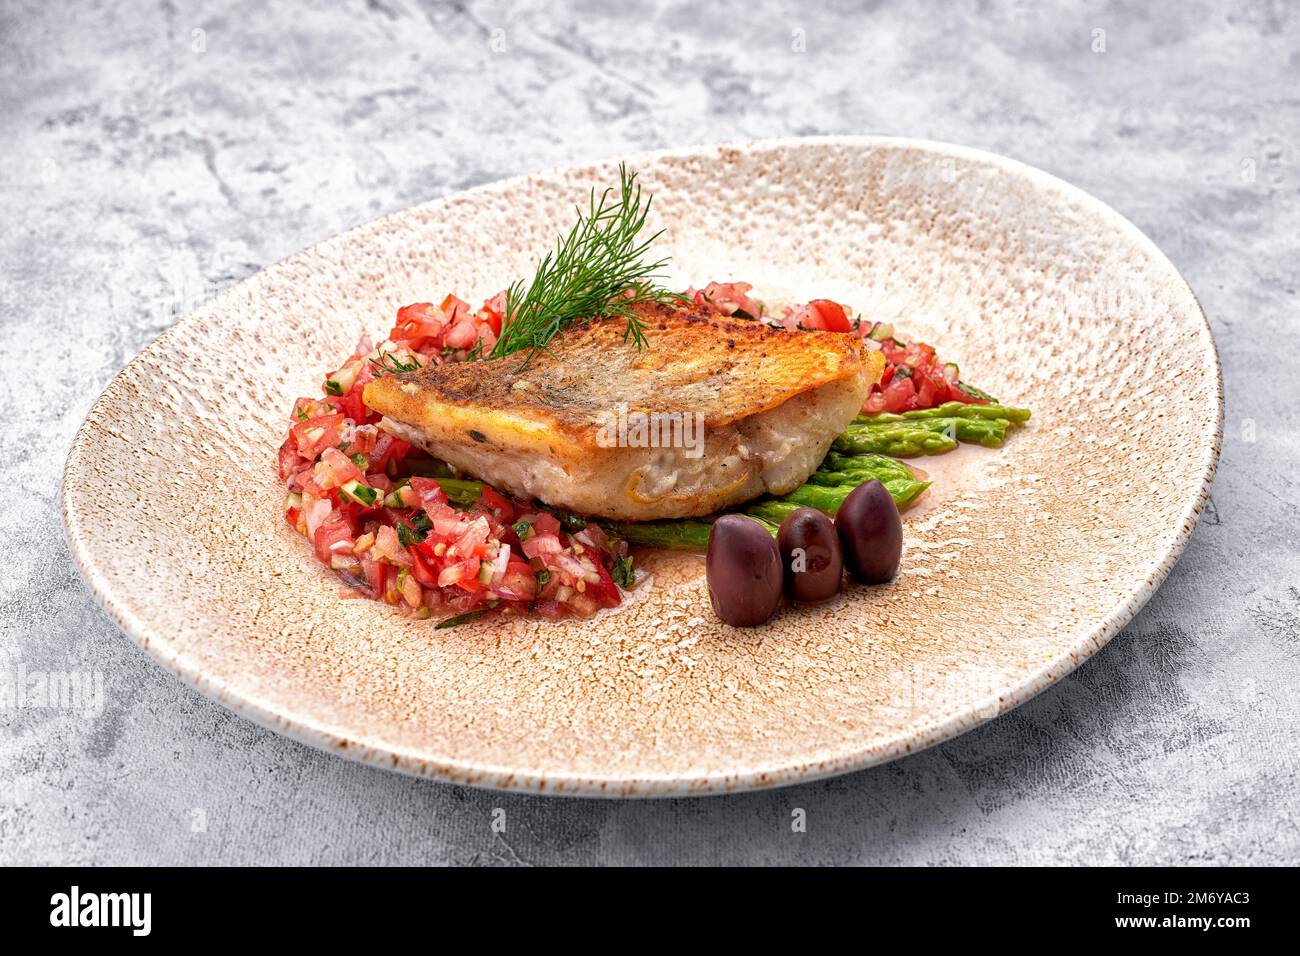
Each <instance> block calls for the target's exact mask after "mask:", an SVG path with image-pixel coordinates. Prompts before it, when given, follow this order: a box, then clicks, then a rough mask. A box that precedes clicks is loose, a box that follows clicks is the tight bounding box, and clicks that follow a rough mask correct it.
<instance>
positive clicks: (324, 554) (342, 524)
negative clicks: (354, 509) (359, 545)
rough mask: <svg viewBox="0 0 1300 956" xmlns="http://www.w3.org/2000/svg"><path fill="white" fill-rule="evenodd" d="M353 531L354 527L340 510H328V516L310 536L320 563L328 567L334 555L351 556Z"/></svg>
mask: <svg viewBox="0 0 1300 956" xmlns="http://www.w3.org/2000/svg"><path fill="white" fill-rule="evenodd" d="M353 531H354V527H353V526H352V525H351V523H350V522H349V521H348V519H347V516H346V515H345V514H344V513H343V512H342V511H332V512H330V516H329V517H328V518H326V519H325V521H324V522H323V523H322V524H321V526H320V527H319V528H317V529H316V534H315V535H314V536H313V537H312V544H313V545H314V546H315V548H316V557H317V558H319V559H320V561H321V563H322V564H324V565H325V566H326V567H330V566H331V565H332V561H333V559H334V557H335V556H336V555H348V556H351V554H352V534H353Z"/></svg>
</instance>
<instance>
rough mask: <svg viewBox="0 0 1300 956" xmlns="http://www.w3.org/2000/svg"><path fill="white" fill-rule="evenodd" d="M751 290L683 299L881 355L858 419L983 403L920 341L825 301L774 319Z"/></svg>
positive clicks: (721, 286)
mask: <svg viewBox="0 0 1300 956" xmlns="http://www.w3.org/2000/svg"><path fill="white" fill-rule="evenodd" d="M752 289H753V286H751V285H750V284H749V283H748V282H710V283H709V284H708V285H707V286H705V287H704V288H703V289H693V288H692V289H687V290H686V293H685V294H686V296H687V297H688V298H689V299H690V300H691V301H692V302H693V303H694V304H695V305H697V306H699V307H701V308H704V309H708V310H710V311H712V312H716V313H717V314H719V315H725V316H729V317H734V318H739V319H759V320H762V321H764V322H767V323H768V324H770V325H777V326H781V327H783V328H787V329H790V330H792V331H794V330H820V331H824V332H846V333H852V334H857V335H860V336H861V337H862V341H863V343H864V344H865V345H866V346H867V348H870V349H875V350H877V351H880V352H883V353H884V355H885V371H884V374H883V375H882V376H881V378H880V382H879V383H878V384H876V385H873V386H871V394H869V395H868V396H867V399H866V401H865V402H863V404H862V414H864V415H877V414H879V413H881V412H892V413H895V414H897V413H899V412H906V411H911V410H912V409H917V408H935V407H937V406H939V405H942V404H944V403H945V402H966V403H967V404H975V405H985V404H988V399H987V398H986V397H984V396H983V395H982V394H977V393H975V392H974V390H968V386H964V385H962V383H961V380H960V378H959V376H958V370H957V366H956V365H953V364H951V363H943V362H940V361H939V357H938V356H937V355H936V354H935V351H934V349H933V348H931V347H930V346H928V345H926V344H925V343H924V342H911V343H908V342H901V341H899V340H898V339H896V338H894V330H893V327H892V326H888V325H884V324H882V323H880V322H876V323H874V324H869V323H866V322H861V321H859V320H857V319H854V318H853V313H852V312H851V311H850V310H849V308H848V307H846V306H843V305H841V304H840V303H838V302H833V301H831V300H830V299H813V300H812V301H811V302H807V303H805V304H803V305H797V306H794V307H793V308H788V309H786V310H785V311H784V312H783V313H782V314H781V315H780V316H779V317H776V316H773V315H772V314H771V313H769V311H768V309H767V306H766V305H764V304H763V303H762V302H759V301H758V300H757V299H754V298H751V297H750V295H749V293H750V292H751V291H752Z"/></svg>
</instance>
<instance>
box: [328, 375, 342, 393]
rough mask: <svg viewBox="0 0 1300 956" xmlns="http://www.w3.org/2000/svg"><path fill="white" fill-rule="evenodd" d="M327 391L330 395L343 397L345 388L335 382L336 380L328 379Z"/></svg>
mask: <svg viewBox="0 0 1300 956" xmlns="http://www.w3.org/2000/svg"><path fill="white" fill-rule="evenodd" d="M325 391H326V392H327V393H328V394H330V395H342V394H343V386H342V385H340V384H339V383H338V382H336V381H334V379H332V378H327V379H326V380H325Z"/></svg>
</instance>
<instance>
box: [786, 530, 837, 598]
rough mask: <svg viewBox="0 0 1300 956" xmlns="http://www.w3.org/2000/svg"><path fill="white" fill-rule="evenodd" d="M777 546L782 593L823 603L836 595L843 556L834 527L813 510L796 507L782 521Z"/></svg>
mask: <svg viewBox="0 0 1300 956" xmlns="http://www.w3.org/2000/svg"><path fill="white" fill-rule="evenodd" d="M776 546H777V549H778V550H779V551H780V552H781V564H782V565H783V566H784V568H785V593H786V594H788V595H789V596H790V597H791V598H793V599H794V600H796V601H807V602H810V603H811V602H814V601H825V600H826V599H827V598H832V597H834V596H835V595H836V593H838V592H839V589H840V583H841V581H842V579H843V577H844V557H843V555H842V554H841V552H840V539H839V535H838V534H837V533H836V531H835V525H833V524H832V523H831V519H830V518H828V517H826V516H825V515H824V514H822V513H821V512H820V511H818V510H817V509H816V508H799V509H797V510H795V511H792V512H790V514H789V515H787V516H786V519H785V520H784V521H782V522H781V530H780V531H779V532H777V536H776Z"/></svg>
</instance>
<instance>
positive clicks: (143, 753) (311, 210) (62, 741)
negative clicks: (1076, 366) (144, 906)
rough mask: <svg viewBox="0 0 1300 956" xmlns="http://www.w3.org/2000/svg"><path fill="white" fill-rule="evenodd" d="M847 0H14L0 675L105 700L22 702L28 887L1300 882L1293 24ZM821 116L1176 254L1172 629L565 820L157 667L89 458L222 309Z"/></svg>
mask: <svg viewBox="0 0 1300 956" xmlns="http://www.w3.org/2000/svg"><path fill="white" fill-rule="evenodd" d="M856 6H857V5H855V4H847V3H842V4H837V5H836V9H835V10H834V11H833V12H824V13H817V14H814V13H811V12H803V11H801V10H799V8H798V6H797V5H795V4H789V5H782V4H775V3H747V4H743V5H737V6H736V7H734V8H729V7H728V6H726V5H724V4H721V3H716V4H702V3H687V2H642V3H630V4H622V5H611V4H605V3H597V2H594V0H592V2H587V3H582V4H575V5H570V6H566V7H563V8H561V7H558V6H555V5H552V4H543V3H530V4H525V5H522V6H520V7H518V8H516V9H508V8H507V7H506V6H505V5H498V4H493V3H448V4H441V3H416V2H414V0H369V2H361V0H353V2H348V3H339V4H334V3H323V2H322V3H309V4H302V5H298V4H284V5H275V6H274V7H273V8H272V7H269V6H268V5H264V4H260V3H251V2H249V3H234V2H232V3H225V4H222V3H216V2H209V3H193V2H187V0H176V2H161V3H149V2H144V0H127V2H114V3H109V2H104V0H90V2H83V3H75V4H74V3H66V4H60V3H40V2H35V0H30V2H23V0H3V2H0V147H2V148H0V351H2V353H3V388H4V393H3V399H2V400H0V426H2V428H3V455H2V456H0V476H2V477H0V487H3V489H4V495H3V501H4V504H3V506H2V507H0V536H2V538H3V540H4V542H5V554H6V560H5V563H4V566H5V573H4V574H3V575H0V665H3V667H4V669H5V671H6V674H5V675H4V676H5V677H6V678H7V677H9V676H10V674H12V671H13V669H14V668H15V667H16V666H18V665H19V664H23V665H25V666H26V667H27V668H28V669H29V670H31V671H38V670H43V671H69V670H71V671H76V672H79V673H82V674H86V675H94V674H98V675H100V676H101V677H102V681H103V689H104V700H103V703H104V706H103V710H102V713H98V714H89V715H87V714H80V713H71V712H67V711H62V710H51V709H33V708H27V709H22V710H15V709H14V708H12V707H8V708H6V709H4V710H0V863H65V862H66V863H103V864H107V863H208V862H211V863H217V862H221V863H266V862H287V863H386V862H394V863H397V862H400V863H426V862H427V863H489V864H490V863H501V864H521V863H623V864H627V863H639V862H653V863H665V862H692V863H695V862H699V863H703V862H714V863H746V862H748V863H775V862H797V863H912V864H920V863H948V864H952V863H1055V862H1060V863H1284V862H1290V863H1294V862H1296V860H1297V857H1300V830H1298V829H1297V818H1298V817H1300V813H1298V812H1297V802H1298V801H1300V796H1298V795H1300V785H1298V784H1300V780H1298V775H1297V752H1298V750H1300V747H1298V746H1297V743H1298V742H1300V741H1298V733H1297V716H1298V715H1300V703H1298V700H1300V695H1298V694H1297V693H1296V690H1295V689H1296V687H1297V686H1300V560H1298V559H1297V553H1296V538H1297V532H1298V531H1300V513H1298V511H1300V494H1298V493H1297V492H1298V490H1300V486H1298V484H1297V480H1296V469H1297V437H1296V429H1297V399H1296V394H1295V387H1296V383H1297V382H1300V358H1298V357H1297V354H1298V353H1297V345H1298V344H1300V342H1298V341H1297V334H1296V330H1297V322H1298V319H1297V308H1298V306H1300V299H1298V297H1297V284H1298V283H1300V256H1298V255H1297V244H1298V241H1297V236H1300V202H1297V199H1300V196H1298V190H1300V175H1298V174H1297V167H1296V163H1297V154H1298V150H1300V143H1298V142H1297V136H1298V135H1300V87H1298V86H1297V83H1296V78H1297V76H1300V12H1297V11H1296V10H1294V9H1289V8H1288V7H1287V5H1285V4H1281V3H1258V2H1246V3H1231V4H1227V3H1225V4H1221V5H1208V4H1197V3H1176V4H1175V3H1166V4H1157V5H1154V6H1153V5H1141V4H1133V5H1131V7H1128V6H1123V5H1115V4H1073V3H1064V2H1050V3H1028V2H1019V3H1011V4H1008V5H1006V6H1004V7H1001V8H998V9H995V6H996V5H993V4H981V5H979V6H978V7H974V6H972V7H971V8H970V9H966V10H964V11H963V10H962V9H960V8H959V5H958V4H951V3H939V2H938V0H928V2H922V3H906V4H904V3H876V4H870V5H868V6H870V7H871V9H870V11H869V12H855V9H856ZM615 7H618V9H617V10H615V9H614V8H615ZM1099 31H1104V33H1102V32H1099ZM818 133H893V134H901V135H911V136H920V137H927V138H933V139H940V140H948V141H952V142H958V143H964V144H968V145H971V146H977V147H982V148H984V149H989V150H993V151H995V152H999V153H1004V154H1007V155H1009V156H1012V157H1015V158H1017V159H1021V160H1024V161H1026V162H1029V163H1031V164H1033V165H1036V166H1039V167H1042V168H1043V169H1046V170H1048V171H1050V172H1052V173H1055V174H1057V175H1059V176H1061V177H1063V178H1065V179H1066V180H1069V181H1070V182H1073V183H1075V184H1077V185H1079V186H1081V187H1083V188H1084V189H1087V190H1089V191H1090V192H1092V193H1093V194H1094V195H1096V196H1098V197H1100V198H1101V199H1103V200H1105V201H1107V202H1109V203H1110V204H1112V205H1113V206H1115V208H1117V209H1118V210H1120V211H1121V212H1122V213H1124V214H1125V215H1127V216H1128V217H1129V218H1130V219H1132V220H1133V221H1134V222H1135V223H1137V225H1138V226H1139V227H1141V228H1142V229H1143V230H1145V231H1146V232H1147V233H1148V234H1149V235H1150V236H1151V237H1152V238H1154V239H1155V241H1156V242H1157V243H1158V244H1159V245H1160V246H1161V247H1162V248H1163V249H1164V250H1165V252H1166V253H1167V254H1168V255H1169V256H1170V257H1171V258H1172V260H1173V261H1174V263H1175V264H1176V265H1178V266H1179V267H1180V268H1181V269H1182V270H1183V272H1184V274H1185V275H1186V276H1187V278H1188V280H1189V282H1190V283H1191V285H1192V287H1193V288H1194V289H1195V290H1196V292H1197V293H1198V295H1199V296H1200V298H1201V300H1202V302H1203V303H1204V306H1205V309H1206V312H1207V313H1208V314H1209V317H1210V321H1211V323H1212V325H1213V327H1214V331H1215V335H1216V338H1217V340H1218V343H1219V349H1220V354H1221V356H1222V360H1223V366H1224V377H1225V382H1226V389H1227V421H1226V434H1225V441H1224V450H1223V460H1222V464H1221V466H1220V469H1219V475H1218V478H1217V481H1216V483H1215V486H1214V495H1213V503H1212V505H1211V506H1210V507H1209V508H1208V509H1207V511H1206V514H1205V515H1204V517H1203V518H1202V521H1201V525H1200V527H1199V528H1198V529H1197V531H1196V534H1195V536H1194V537H1193V539H1192V541H1191V544H1190V545H1189V546H1188V548H1187V551H1186V552H1185V554H1184V556H1183V558H1182V560H1181V561H1180V562H1179V564H1178V566H1177V567H1176V568H1175V570H1174V572H1173V574H1172V575H1171V576H1170V578H1169V580H1168V581H1167V582H1166V584H1165V585H1164V587H1163V588H1162V589H1161V590H1160V591H1159V592H1158V593H1157V594H1156V595H1155V597H1154V598H1153V599H1152V600H1151V602H1150V603H1149V604H1148V605H1147V607H1146V608H1145V610H1143V611H1142V612H1141V613H1140V614H1139V615H1138V616H1137V617H1136V619H1135V620H1134V621H1133V622H1132V624H1131V625H1130V626H1129V627H1128V628H1127V629H1126V630H1125V631H1124V633H1123V634H1121V635H1120V636H1119V637H1117V638H1116V639H1115V640H1114V641H1113V642H1112V643H1111V644H1110V645H1109V646H1108V647H1106V648H1105V649H1104V650H1103V651H1102V652H1101V653H1100V654H1098V655H1097V656H1096V657H1095V658H1094V659H1093V660H1091V661H1090V662H1088V663H1087V664H1085V665H1084V666H1083V667H1082V668H1081V669H1080V670H1079V671H1078V672H1076V673H1075V674H1074V675H1072V676H1071V677H1069V678H1067V679H1066V680H1064V681H1063V682H1062V683H1060V684H1059V685H1057V686H1056V687H1054V688H1053V689H1051V690H1049V691H1048V692H1046V693H1044V694H1043V695H1041V696H1040V697H1038V698H1037V699H1035V700H1033V701H1032V702H1030V703H1028V704H1026V705H1024V706H1022V707H1020V708H1019V709H1017V710H1015V711H1014V712H1012V713H1010V714H1007V715H1005V716H1003V717H1001V718H999V719H997V720H995V721H992V722H991V723H989V724H987V725H985V726H983V727H981V728H979V729H977V730H975V731H974V732H972V733H969V734H967V735H965V736H963V737H961V738H958V739H956V740H954V741H951V742H949V743H947V744H944V745H942V746H940V747H937V748H934V749H933V750H930V751H927V752H924V753H921V754H918V755H915V756H912V757H909V758H908V759H906V760H902V761H899V762H897V763H894V764H891V765H888V766H885V767H880V768H876V769H872V770H868V771H865V772H861V773H857V774H854V775H851V776H847V777H842V778H839V779H835V780H829V781H824V782H820V783H814V784H809V785H804V786H798V787H792V788H788V789H784V790H779V791H774V792H766V793H758V794H750V795H742V796H734V797H716V798H710V799H703V800H673V801H662V802H631V803H613V802H599V801H586V800H583V801H572V800H563V801H561V800H549V799H537V798H527V797H518V796H510V795H503V794H497V793H489V792H479V791H474V790H468V789H463V788H459V787H450V786H444V785H439V784H433V783H429V782H426V781H421V780H415V779H409V778H405V777H399V776H395V775H392V774H388V773H385V772H382V771H379V770H375V769H371V768H368V767H364V766H360V765H358V764H353V763H348V762H345V761H342V760H339V759H336V758H333V757H329V756H325V755H324V754H321V753H318V752H316V751H313V750H310V749H308V748H306V747H303V746H301V745H299V744H296V743H293V742H291V741H289V740H286V739H283V738H280V737H277V736H276V735H274V734H272V733H270V732H268V731H265V730H262V729H261V728H259V727H257V726H254V725H253V724H251V723H248V722H247V721H245V720H242V719H240V718H237V717H234V716H232V715H231V714H230V713H229V712H227V711H226V710H224V709H222V708H221V707H219V706H217V705H216V704H214V703H211V702H210V701H208V700H207V699H206V698H204V697H202V696H200V695H199V694H197V693H196V692H194V691H192V690H190V689H189V688H187V687H185V686H183V685H182V684H180V683H179V682H178V681H176V680H175V679H173V678H172V677H170V676H168V675H167V674H165V673H164V672H163V671H162V670H161V669H159V668H158V667H156V666H155V665H154V664H153V663H152V662H151V661H150V660H149V659H148V658H147V657H146V656H145V655H144V654H143V653H142V652H141V651H139V650H137V649H136V647H135V646H134V645H133V644H131V643H130V642H129V641H128V640H127V639H126V638H125V637H123V636H122V635H121V634H120V633H119V632H118V631H117V629H116V628H115V626H114V625H113V624H112V623H111V622H110V621H109V620H108V618H107V617H106V616H105V615H104V614H103V613H101V611H100V610H99V609H98V607H97V606H96V605H95V603H94V601H93V600H92V599H91V597H90V596H89V594H88V593H87V590H86V588H85V586H84V585H83V584H82V582H81V579H80V577H79V576H78V574H77V572H76V570H75V569H74V568H73V567H72V565H71V563H70V561H69V557H68V552H67V548H66V546H65V544H64V541H63V535H62V531H61V528H60V521H59V501H58V482H59V476H60V471H61V468H62V464H63V458H64V455H65V453H66V450H67V447H68V444H69V442H70V440H71V438H72V436H73V433H74V431H75V430H76V427H77V425H78V424H79V422H80V421H81V419H82V417H83V415H84V414H85V412H86V410H87V409H88V408H89V406H90V403H91V402H92V400H93V399H94V398H95V396H96V395H97V394H98V393H99V391H100V390H101V389H102V388H103V386H104V385H105V384H106V383H107V382H108V380H109V379H110V378H111V377H112V376H113V374H114V373H116V372H117V371H118V370H119V369H120V368H121V367H122V366H123V365H124V364H125V363H126V362H127V361H128V360H129V359H130V358H131V356H132V355H133V354H134V353H135V352H136V351H138V350H139V349H140V348H141V347H143V346H144V345H145V344H147V343H148V342H149V341H150V340H151V339H153V338H154V337H155V336H156V335H158V333H159V332H161V331H162V330H163V329H164V328H166V327H167V326H168V325H170V324H171V323H172V322H174V321H175V320H176V318H177V317H178V316H179V315H181V314H184V312H185V311H186V310H187V309H189V308H190V307H192V306H193V305H194V304H196V303H198V302H201V301H203V300H204V299H205V298H207V297H209V296H211V295H212V294H214V293H216V292H218V291H220V290H221V289H224V288H225V287H227V286H229V285H231V284H232V283H235V282H237V281H239V280H240V279H242V278H244V277H245V276H248V275H249V274H251V273H252V272H254V271H255V270H257V269H258V268H259V267H260V266H262V265H264V264H267V263H270V262H273V261H275V260H278V259H280V258H282V257H283V256H285V255H288V254H289V253H291V252H294V251H296V250H298V249H301V248H303V247H305V246H307V245H310V244H312V243H313V242H315V241H317V240H320V239H323V238H325V237H327V236H329V235H331V234H333V233H335V232H338V231H340V230H342V229H344V228H346V227H348V226H351V225H354V224H356V223H358V222H361V221H364V220H367V219H371V218H373V217H375V216H377V215H379V214H381V213H385V212H389V211H392V210H395V209H399V208H401V207H404V206H407V205H411V204H413V203H418V202H420V201H423V200H426V199H429V198H432V197H435V196H439V195H444V194H446V193H448V192H452V191H454V190H457V189H461V188H464V187H468V186H473V185H476V184H479V183H483V182H488V181H490V180H493V179H496V178H500V177H502V176H506V175H511V174H515V173H521V172H526V171H529V170H534V169H539V168H544V167H548V166H552V165H557V164H561V163H567V162H570V161H576V160H584V159H592V158H600V157H606V156H610V155H616V154H618V153H619V152H621V151H631V150H633V149H646V148H654V147H662V146H674V145H686V144H691V143H701V142H714V141H723V140H743V139H749V138H761V137H770V136H783V135H801V134H818ZM799 225H800V224H799V223H791V224H790V227H791V228H799ZM1100 344H1102V343H1099V345H1100ZM1121 347H1122V346H1121ZM1007 357H1008V359H1009V360H1014V358H1015V353H1014V344H1009V346H1008V356H1007ZM497 808H501V809H503V810H504V811H505V819H506V830H505V832H504V833H495V832H494V831H493V829H492V827H491V821H492V816H493V811H494V810H495V809H497ZM796 808H802V809H803V810H804V811H805V812H806V816H807V832H806V833H803V834H796V833H792V832H791V827H790V822H791V814H792V811H793V810H795V809H796Z"/></svg>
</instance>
